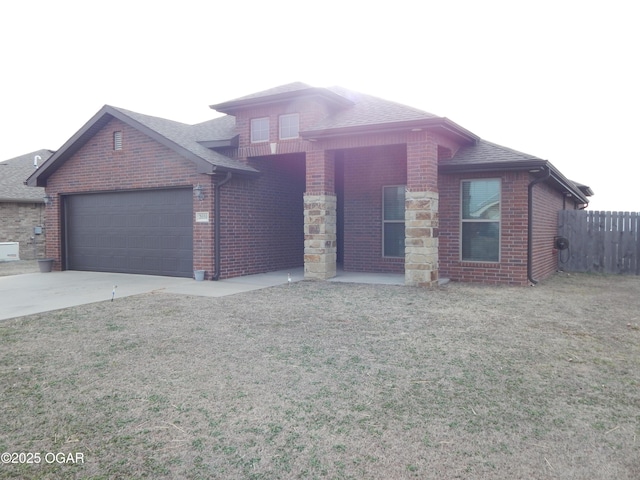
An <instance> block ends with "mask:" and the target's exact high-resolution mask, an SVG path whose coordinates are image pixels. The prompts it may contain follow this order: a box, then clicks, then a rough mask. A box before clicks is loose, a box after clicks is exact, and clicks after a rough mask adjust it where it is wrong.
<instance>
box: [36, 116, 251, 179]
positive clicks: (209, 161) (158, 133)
mask: <svg viewBox="0 0 640 480" xmlns="http://www.w3.org/2000/svg"><path fill="white" fill-rule="evenodd" d="M113 118H116V119H118V120H120V121H122V122H124V123H125V124H127V125H129V126H130V127H132V128H135V129H136V130H138V131H140V132H142V133H144V134H146V135H148V136H149V137H151V138H153V139H154V140H156V141H157V142H159V143H161V144H162V145H164V146H166V147H168V148H170V149H171V150H173V151H175V152H176V153H177V154H179V155H181V156H183V157H184V158H186V159H188V160H191V161H192V162H194V163H195V164H196V167H197V169H198V171H199V172H200V173H214V172H219V171H222V172H237V173H246V174H253V173H257V170H255V169H254V168H252V167H249V166H247V165H244V164H243V163H241V162H239V161H236V160H233V159H231V158H229V157H227V156H225V155H222V154H221V153H219V152H216V151H213V150H211V149H209V148H207V147H205V146H203V145H201V144H200V143H198V140H199V138H198V136H199V135H203V134H204V133H203V128H204V127H203V124H198V125H196V126H192V125H187V124H184V123H180V122H175V121H172V120H167V119H164V118H159V117H152V116H149V115H143V114H141V113H136V112H132V111H129V110H125V109H122V108H117V107H112V106H109V105H105V106H104V107H102V109H100V111H99V112H98V113H96V114H95V115H94V116H93V117H92V118H91V119H90V120H89V121H88V122H87V123H86V124H85V125H84V126H83V127H82V128H81V129H80V130H79V131H78V132H76V134H75V135H74V136H73V137H71V138H70V139H69V140H68V141H67V142H66V143H65V144H64V145H63V146H62V147H61V148H60V150H58V151H57V152H56V153H55V154H53V155H52V156H51V158H50V159H49V161H48V162H47V163H46V164H45V165H44V166H43V167H42V168H40V169H38V170H37V171H36V172H34V173H33V174H32V175H31V176H30V177H29V178H28V180H27V184H28V185H30V186H45V185H46V180H47V178H49V176H51V175H52V174H53V173H54V172H55V171H56V170H57V169H58V168H60V166H62V164H63V163H64V162H65V161H67V160H68V159H69V158H71V157H72V156H73V155H74V154H75V153H76V152H77V151H78V150H79V149H80V148H81V147H82V146H83V145H84V144H85V143H87V142H88V141H89V140H90V139H91V138H92V137H93V136H94V135H95V134H96V133H97V132H98V131H99V130H100V129H102V128H103V127H104V126H105V125H106V124H107V123H108V122H109V121H111V119H113ZM227 121H228V120H227ZM212 122H213V121H212ZM205 123H208V124H209V125H211V123H210V122H205ZM225 128H227V129H228V126H227V127H225Z"/></svg>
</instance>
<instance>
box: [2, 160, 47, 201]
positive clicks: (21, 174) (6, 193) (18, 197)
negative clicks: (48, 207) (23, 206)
mask: <svg viewBox="0 0 640 480" xmlns="http://www.w3.org/2000/svg"><path fill="white" fill-rule="evenodd" d="M52 154H53V152H52V151H51V150H44V149H43V150H37V151H35V152H31V153H27V154H25V155H20V156H19V157H15V158H11V159H9V160H5V161H3V162H0V202H3V203H8V202H11V203H34V202H35V203H44V200H43V198H44V188H30V187H27V186H26V185H25V181H26V180H27V178H28V177H29V176H30V175H31V174H32V173H33V172H34V171H35V166H34V159H35V158H36V157H39V158H38V159H37V165H38V167H40V166H42V164H43V163H44V162H45V161H46V160H47V159H48V158H49V157H51V155H52Z"/></svg>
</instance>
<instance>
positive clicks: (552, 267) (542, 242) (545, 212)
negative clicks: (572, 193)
mask: <svg viewBox="0 0 640 480" xmlns="http://www.w3.org/2000/svg"><path fill="white" fill-rule="evenodd" d="M532 179H533V178H532ZM567 207H568V208H573V205H571V206H567ZM562 209H563V197H562V195H561V194H560V193H559V192H558V191H556V190H554V189H552V188H551V187H550V186H549V185H547V184H545V183H544V182H542V183H538V184H537V185H535V186H534V187H533V248H532V258H533V270H532V276H533V278H534V280H544V279H545V278H547V277H548V276H549V275H551V274H553V273H554V272H556V271H557V270H558V254H557V251H556V250H555V249H554V245H553V243H554V238H555V237H556V236H557V235H558V212H559V211H560V210H562Z"/></svg>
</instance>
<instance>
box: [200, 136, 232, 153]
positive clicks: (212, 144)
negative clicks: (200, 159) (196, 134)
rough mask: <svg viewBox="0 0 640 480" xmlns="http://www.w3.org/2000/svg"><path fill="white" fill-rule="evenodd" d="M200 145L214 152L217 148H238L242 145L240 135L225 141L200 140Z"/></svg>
mask: <svg viewBox="0 0 640 480" xmlns="http://www.w3.org/2000/svg"><path fill="white" fill-rule="evenodd" d="M198 143H199V144H200V145H202V146H203V147H206V148H210V149H212V150H213V149H216V148H238V146H239V145H240V135H236V136H235V137H233V138H229V139H225V140H200V141H198Z"/></svg>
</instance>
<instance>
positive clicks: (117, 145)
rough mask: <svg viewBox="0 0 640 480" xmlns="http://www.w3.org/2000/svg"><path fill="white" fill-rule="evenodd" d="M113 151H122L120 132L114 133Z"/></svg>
mask: <svg viewBox="0 0 640 480" xmlns="http://www.w3.org/2000/svg"><path fill="white" fill-rule="evenodd" d="M113 149H114V150H122V132H121V131H119V130H118V131H116V132H113Z"/></svg>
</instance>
